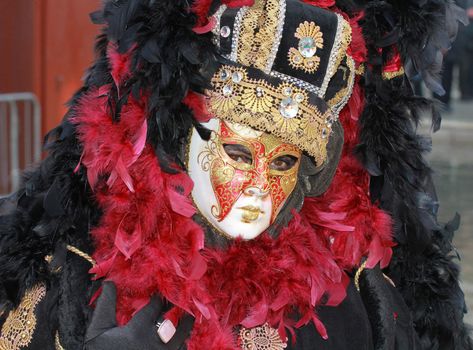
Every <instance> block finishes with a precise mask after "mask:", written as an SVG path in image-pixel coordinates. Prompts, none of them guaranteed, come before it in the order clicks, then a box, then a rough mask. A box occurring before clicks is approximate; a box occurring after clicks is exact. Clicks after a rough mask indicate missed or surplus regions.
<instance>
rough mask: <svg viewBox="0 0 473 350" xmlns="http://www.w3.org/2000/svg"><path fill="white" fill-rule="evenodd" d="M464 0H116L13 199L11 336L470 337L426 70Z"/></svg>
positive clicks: (51, 340) (342, 343)
mask: <svg viewBox="0 0 473 350" xmlns="http://www.w3.org/2000/svg"><path fill="white" fill-rule="evenodd" d="M419 14H421V16H418V15H419ZM462 15H463V14H462V13H461V11H459V9H458V8H457V7H456V6H455V5H453V4H451V3H450V2H439V1H427V2H425V3H422V4H417V3H415V4H405V5H401V4H397V3H396V2H393V3H392V4H391V3H387V2H386V3H385V2H377V1H371V2H367V4H365V5H364V6H362V7H360V6H357V5H355V4H353V3H351V2H347V1H337V2H334V1H307V2H302V1H298V0H255V1H222V2H218V1H214V2H211V1H195V2H193V3H192V4H189V3H188V2H186V1H179V0H173V1H160V0H136V1H132V0H128V1H124V0H123V1H122V0H118V1H110V2H107V3H106V4H105V5H104V9H103V10H102V11H101V12H98V13H95V14H94V15H93V19H94V20H95V21H96V22H98V23H103V24H105V29H104V32H103V34H102V35H100V36H99V38H98V42H97V55H98V58H97V60H96V63H95V64H94V65H93V66H92V67H91V69H90V71H89V75H88V77H87V79H86V81H85V85H84V87H83V88H82V89H81V90H80V91H79V92H78V93H77V94H76V96H74V98H73V100H72V102H71V107H70V111H69V113H68V114H67V115H66V117H65V119H64V121H63V123H62V124H61V126H59V127H58V128H57V129H55V130H54V131H52V132H51V133H50V135H49V140H50V142H49V144H48V148H49V150H50V155H49V157H48V158H46V159H45V160H44V161H43V163H42V164H41V165H40V166H39V168H38V169H37V170H35V171H34V172H32V173H31V174H28V175H27V176H26V178H25V183H24V187H23V188H22V189H21V190H20V191H19V192H18V193H16V194H15V195H13V196H12V197H11V198H10V199H9V201H8V203H6V204H4V207H5V208H6V209H4V212H5V214H3V216H2V218H1V222H0V224H1V226H0V232H1V234H2V236H1V238H0V239H1V240H0V244H1V245H0V249H1V251H0V252H1V255H0V262H1V264H0V276H1V283H2V284H1V287H2V289H0V293H2V294H0V296H1V299H0V300H1V302H2V308H3V313H2V318H3V319H2V323H3V325H2V333H1V338H0V349H2V350H3V349H9V350H10V349H82V348H85V349H115V350H118V349H184V348H186V349H240V348H242V349H273V350H279V349H349V348H350V349H471V348H472V347H471V344H470V340H469V336H468V334H467V331H466V329H465V327H464V325H463V321H462V319H463V313H464V300H463V295H462V294H461V290H460V289H459V286H458V280H457V278H458V270H457V267H456V265H454V263H453V262H451V260H450V259H449V258H448V254H449V252H450V250H451V248H450V241H449V239H451V231H452V230H453V229H454V226H455V225H454V224H455V222H452V223H449V224H447V225H445V226H442V225H440V224H438V223H437V221H436V217H435V202H436V198H435V192H434V190H433V188H432V187H431V182H430V177H429V176H430V175H429V168H428V167H427V165H426V164H425V163H424V161H423V160H422V152H423V151H424V150H425V146H424V144H423V142H422V139H421V138H420V137H418V136H417V135H416V133H415V128H414V124H413V122H415V121H416V120H417V119H416V118H417V113H418V111H419V108H421V107H425V106H428V105H429V104H428V101H426V100H423V99H417V98H415V97H413V96H412V93H411V90H410V86H409V81H408V79H407V78H410V77H413V76H415V75H416V74H419V73H420V74H421V75H422V76H423V77H424V79H425V80H426V82H427V83H428V85H429V87H431V88H432V89H434V90H437V91H438V90H439V89H441V87H440V86H439V85H438V82H437V80H436V79H435V73H436V72H435V70H434V68H435V67H434V66H436V63H438V62H437V61H438V60H441V54H440V52H441V51H444V49H446V48H447V47H448V46H449V45H450V39H451V38H452V37H453V36H454V34H455V31H456V30H455V28H456V26H457V25H458V24H457V20H458V19H461V18H462ZM416 16H417V17H416ZM413 18H416V21H417V22H414V21H412V19H413ZM360 24H361V26H360ZM427 24H428V25H427ZM420 43H421V44H420ZM434 116H435V117H437V114H434ZM435 122H436V123H437V122H438V120H437V119H436V120H435ZM13 202H16V205H14V204H12V203H13ZM449 237H450V238H449ZM447 315H448V316H447Z"/></svg>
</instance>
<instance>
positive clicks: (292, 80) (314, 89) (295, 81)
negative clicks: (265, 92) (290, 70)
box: [269, 70, 322, 98]
mask: <svg viewBox="0 0 473 350" xmlns="http://www.w3.org/2000/svg"><path fill="white" fill-rule="evenodd" d="M269 75H271V76H273V77H276V78H279V79H281V80H282V81H284V82H287V83H291V84H294V85H296V86H297V87H299V88H301V89H304V90H307V91H309V92H312V93H313V94H316V95H317V96H319V97H320V98H322V96H321V94H320V89H319V88H318V87H317V86H315V85H312V84H310V83H308V82H306V81H304V80H301V79H297V78H294V77H291V76H289V75H286V74H284V73H280V72H276V71H274V70H273V71H271V72H269Z"/></svg>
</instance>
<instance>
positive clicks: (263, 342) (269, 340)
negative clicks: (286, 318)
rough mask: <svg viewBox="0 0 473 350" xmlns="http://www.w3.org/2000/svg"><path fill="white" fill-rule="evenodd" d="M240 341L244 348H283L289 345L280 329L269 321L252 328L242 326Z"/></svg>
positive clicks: (275, 349)
mask: <svg viewBox="0 0 473 350" xmlns="http://www.w3.org/2000/svg"><path fill="white" fill-rule="evenodd" d="M240 341H241V348H242V349H243V350H283V349H285V348H286V347H287V343H286V342H283V341H282V340H281V337H280V336H279V333H278V331H277V330H276V329H274V328H271V327H270V326H269V325H268V324H267V323H265V324H264V325H262V326H260V327H255V328H251V329H247V328H242V329H241V330H240Z"/></svg>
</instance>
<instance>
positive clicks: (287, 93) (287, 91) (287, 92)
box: [282, 86, 292, 96]
mask: <svg viewBox="0 0 473 350" xmlns="http://www.w3.org/2000/svg"><path fill="white" fill-rule="evenodd" d="M282 94H283V95H284V96H291V95H292V88H290V87H289V86H287V87H285V88H284V89H283V90H282Z"/></svg>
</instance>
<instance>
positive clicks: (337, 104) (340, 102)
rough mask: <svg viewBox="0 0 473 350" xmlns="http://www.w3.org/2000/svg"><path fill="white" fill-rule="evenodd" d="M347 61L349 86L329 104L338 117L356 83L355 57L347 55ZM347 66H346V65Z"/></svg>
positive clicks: (339, 92)
mask: <svg viewBox="0 0 473 350" xmlns="http://www.w3.org/2000/svg"><path fill="white" fill-rule="evenodd" d="M346 62H347V66H348V68H347V69H348V71H349V72H348V74H349V76H348V79H347V86H346V87H344V88H342V89H340V91H338V92H337V93H336V94H335V96H334V97H333V98H331V99H330V100H329V101H328V102H327V104H328V105H329V106H330V108H331V109H332V111H333V113H334V114H335V115H336V117H337V118H338V115H339V114H340V111H341V110H342V109H343V107H345V105H346V104H347V102H348V100H349V99H350V97H351V95H352V93H353V86H354V84H355V61H354V60H353V58H351V57H350V56H348V55H347V57H346ZM344 68H345V67H344Z"/></svg>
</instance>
